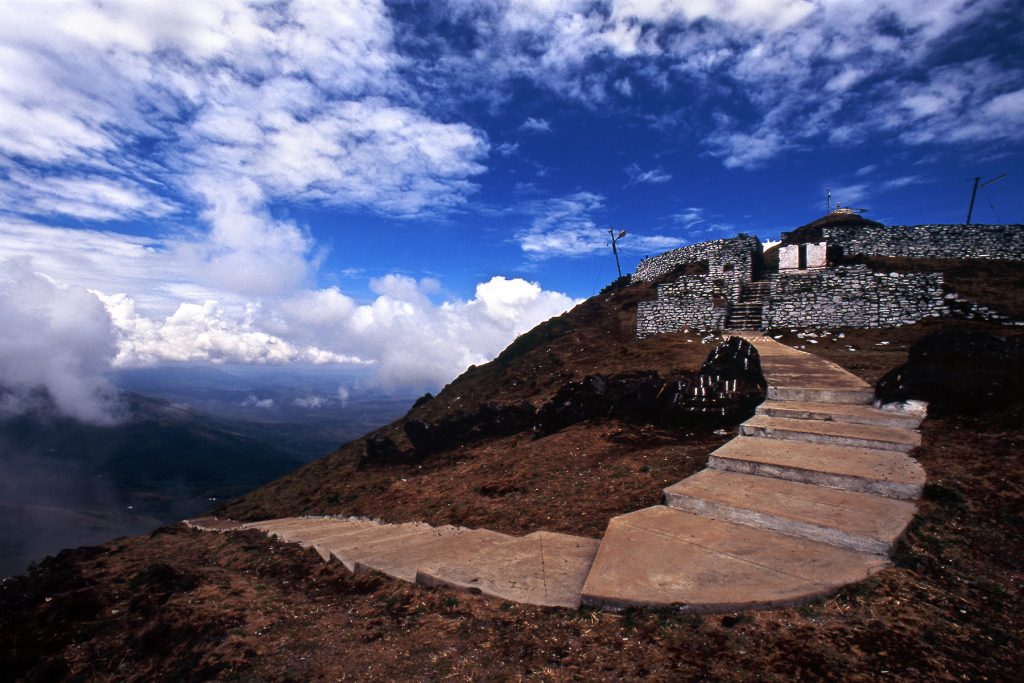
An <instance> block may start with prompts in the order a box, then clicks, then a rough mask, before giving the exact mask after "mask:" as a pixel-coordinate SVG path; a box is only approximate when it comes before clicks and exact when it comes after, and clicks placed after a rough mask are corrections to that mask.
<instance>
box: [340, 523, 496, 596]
mask: <svg viewBox="0 0 1024 683" xmlns="http://www.w3.org/2000/svg"><path fill="white" fill-rule="evenodd" d="M513 539H514V537H512V536H507V535H505V534H500V533H498V532H496V531H489V530H487V529H466V528H463V527H451V526H448V527H436V528H435V529H433V530H432V531H431V532H430V533H428V534H425V535H423V536H420V537H417V538H412V539H403V540H402V542H401V543H398V544H394V545H391V546H388V547H384V548H379V549H377V550H376V551H374V552H373V553H371V554H368V555H365V556H361V557H360V558H359V559H357V560H354V561H353V563H352V571H353V572H355V573H359V572H364V571H377V572H381V573H382V574H386V575H388V576H390V577H392V578H395V579H401V580H402V581H408V582H410V583H413V582H415V581H416V572H417V570H418V569H419V568H420V567H422V566H429V565H435V564H438V563H441V562H444V561H452V560H455V559H458V560H460V561H463V562H473V561H475V560H476V559H477V558H480V557H481V556H482V555H484V554H486V553H489V552H490V551H491V550H492V549H493V548H494V546H495V545H498V544H501V543H507V542H509V541H511V540H513Z"/></svg>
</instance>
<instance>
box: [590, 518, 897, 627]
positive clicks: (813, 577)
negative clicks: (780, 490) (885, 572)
mask: <svg viewBox="0 0 1024 683" xmlns="http://www.w3.org/2000/svg"><path fill="white" fill-rule="evenodd" d="M886 565H887V562H886V558H884V557H882V556H880V555H876V554H873V553H862V552H858V551H855V550H850V549H848V548H842V547H838V546H834V545H830V544H827V543H818V542H816V541H811V540H808V539H806V538H800V537H796V536H790V535H787V534H783V533H779V532H777V531H772V530H770V529H763V528H754V527H750V526H746V525H743V524H736V523H733V522H729V521H727V520H723V519H715V518H709V517H705V516H703V515H697V514H693V513H690V512H686V511H684V510H679V509H675V508H671V507H667V506H664V505H659V506H655V507H651V508H646V509H643V510H638V511H637V512H632V513H629V514H627V515H621V516H619V517H614V518H612V520H611V521H610V522H609V524H608V529H607V531H606V532H605V535H604V539H603V540H602V542H601V547H600V549H599V550H598V552H597V557H596V558H595V559H594V564H593V567H592V568H591V571H590V575H589V576H588V577H587V581H586V583H585V584H584V586H583V602H584V603H585V604H590V605H596V606H602V607H606V608H612V609H615V608H625V607H631V606H645V605H647V606H656V607H674V608H677V609H680V610H682V611H688V612H727V611H735V610H743V609H754V608H773V607H784V606H790V605H796V604H800V603H801V602H804V601H807V600H812V599H815V598H820V597H824V596H827V595H829V594H831V593H832V592H834V591H835V590H836V589H838V588H840V587H841V586H844V585H846V584H849V583H854V582H856V581H860V580H862V579H865V578H867V577H868V576H869V575H870V574H872V573H874V572H876V571H878V570H879V569H882V568H883V567H885V566H886Z"/></svg>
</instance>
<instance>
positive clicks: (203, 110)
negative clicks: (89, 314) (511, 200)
mask: <svg viewBox="0 0 1024 683" xmlns="http://www.w3.org/2000/svg"><path fill="white" fill-rule="evenodd" d="M393 38H394V36H393V32H392V22H391V19H390V17H389V14H388V10H387V8H386V7H385V6H384V5H383V3H382V2H378V1H375V0H369V1H367V2H363V1H356V0H345V1H342V2H335V3H330V4H324V3H319V2H313V1H311V0H290V1H286V2H281V3H272V4H267V3H263V2H247V1H245V0H211V2H204V3H178V2H171V1H170V0H163V1H159V0H158V1H154V2H146V3H138V2H133V1H130V0H111V1H110V2H105V3H102V4H97V3H95V2H92V1H91V0H64V1H61V2H57V1H53V2H47V1H41V2H34V3H22V2H9V3H0V202H2V203H3V205H4V210H5V211H6V212H7V213H18V214H22V215H24V214H32V215H41V216H59V215H64V216H69V217H73V218H78V219H84V220H91V221H105V220H122V219H136V218H159V217H165V216H168V215H170V214H172V213H175V214H180V215H181V217H182V221H183V223H184V224H186V225H187V221H189V220H190V219H191V218H192V217H197V218H199V219H200V220H199V222H198V225H194V224H193V225H192V226H191V227H190V228H189V232H188V233H186V234H183V233H182V229H181V228H179V229H178V230H179V234H178V235H177V236H175V237H174V238H172V236H171V235H165V236H164V237H165V239H164V241H165V243H167V244H170V243H172V242H173V243H174V244H175V246H176V248H178V249H179V250H180V255H181V256H182V257H183V258H186V259H187V260H189V261H190V262H192V263H194V264H195V265H196V268H197V269H198V270H199V271H201V277H200V278H199V280H200V281H202V282H207V281H208V282H209V284H210V285H211V286H213V287H217V288H222V289H231V290H233V291H235V292H236V293H238V294H240V295H242V296H253V295H265V294H287V293H289V292H291V291H295V290H296V289H297V288H298V287H300V286H302V285H303V284H304V283H305V282H306V281H307V279H308V278H309V275H310V271H311V270H312V268H313V267H315V258H316V256H315V251H314V250H313V245H312V243H311V241H310V240H309V239H308V236H307V235H305V234H304V232H303V230H302V229H301V226H297V225H295V224H292V223H289V222H287V221H280V220H275V219H274V218H272V217H271V215H270V212H269V210H268V208H267V207H268V205H269V204H270V203H271V202H273V201H276V200H281V199H284V200H289V201H300V202H315V203H323V204H330V205H340V206H346V207H359V208H364V209H369V210H372V211H379V212H383V213H387V214H393V215H399V216H409V215H413V214H422V213H425V212H427V213H429V212H431V211H444V210H447V209H449V208H451V207H454V206H457V205H459V204H461V203H463V202H464V201H465V200H466V197H467V196H469V195H470V194H472V193H473V192H474V191H475V190H476V185H475V184H474V183H473V182H472V181H471V178H472V177H474V176H476V175H478V174H480V173H482V172H483V171H484V170H485V167H484V166H483V165H482V163H481V161H482V160H483V159H484V158H485V157H486V155H487V152H488V143H487V141H486V137H485V135H484V134H483V133H482V132H481V131H478V130H476V129H474V128H472V127H471V126H468V125H466V124H464V123H459V122H457V121H456V122H441V121H438V120H435V119H434V118H432V117H431V116H430V115H429V114H427V113H425V112H424V111H423V109H422V108H420V106H419V105H420V104H421V100H420V98H419V97H418V95H417V93H416V92H415V91H413V90H412V89H411V88H409V87H408V86H407V85H406V83H405V82H404V80H403V79H402V78H401V77H399V75H398V71H397V69H398V68H399V67H401V66H403V65H404V64H405V62H406V58H405V57H403V56H401V55H400V54H399V53H398V51H397V49H396V48H395V45H394V40H393Z"/></svg>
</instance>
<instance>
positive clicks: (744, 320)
mask: <svg viewBox="0 0 1024 683" xmlns="http://www.w3.org/2000/svg"><path fill="white" fill-rule="evenodd" d="M770 286H771V283H769V282H767V281H764V280H761V281H756V282H747V283H745V284H744V285H743V286H742V288H741V289H740V299H739V301H736V302H734V303H733V304H732V305H731V306H729V314H728V315H727V316H726V319H725V325H726V327H728V328H729V329H732V330H760V329H761V325H762V313H763V308H764V300H765V298H767V296H768V288H769V287H770Z"/></svg>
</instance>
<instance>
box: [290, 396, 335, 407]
mask: <svg viewBox="0 0 1024 683" xmlns="http://www.w3.org/2000/svg"><path fill="white" fill-rule="evenodd" d="M292 403H293V404H294V405H296V406H297V407H299V408H305V409H306V410H317V409H318V408H323V407H324V406H325V405H327V403H328V399H327V398H325V397H323V396H301V397H299V398H297V399H295V400H294V401H292Z"/></svg>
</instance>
